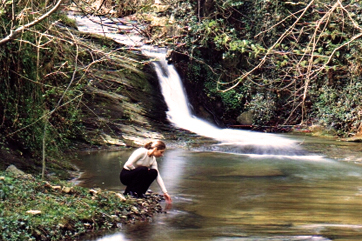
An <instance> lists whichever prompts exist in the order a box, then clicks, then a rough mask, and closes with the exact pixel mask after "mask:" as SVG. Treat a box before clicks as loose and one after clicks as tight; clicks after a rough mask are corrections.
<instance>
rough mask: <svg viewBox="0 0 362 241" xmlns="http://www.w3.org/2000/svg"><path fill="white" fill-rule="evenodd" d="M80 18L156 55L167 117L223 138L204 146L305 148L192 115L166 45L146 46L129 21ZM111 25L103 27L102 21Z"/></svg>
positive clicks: (262, 150)
mask: <svg viewBox="0 0 362 241" xmlns="http://www.w3.org/2000/svg"><path fill="white" fill-rule="evenodd" d="M70 17H72V18H74V19H75V20H76V21H77V25H78V28H79V30H81V31H84V32H92V33H102V34H105V35H106V36H108V37H110V38H113V39H114V40H115V41H117V42H119V43H122V44H124V45H127V46H130V47H132V48H133V49H134V48H139V47H141V49H142V53H143V54H144V55H146V56H149V57H152V58H155V61H154V62H153V63H154V66H155V70H156V72H157V75H158V78H159V81H160V85H161V90H162V94H163V96H164V98H165V101H166V103H167V106H168V112H167V116H168V119H169V121H170V122H171V123H172V124H173V125H174V126H176V127H178V128H181V129H185V130H189V131H191V132H193V133H196V134H198V135H200V136H204V137H209V138H212V139H215V140H217V141H219V142H220V143H219V144H217V145H212V146H208V147H206V146H205V147H203V150H205V149H207V148H209V149H210V151H221V152H232V153H247V154H272V155H295V154H300V153H301V151H302V150H301V149H300V148H299V146H298V143H297V142H296V141H294V140H291V139H288V138H284V137H281V136H280V135H274V134H269V133H259V132H253V131H246V130H236V129H220V128H218V127H216V126H214V125H212V124H210V123H208V122H206V121H204V120H201V119H199V118H197V117H195V116H194V115H192V113H191V110H190V108H189V102H188V100H187V96H186V94H185V91H184V89H183V85H182V81H181V79H180V77H179V75H178V73H177V71H176V69H175V68H174V66H173V65H172V64H168V63H167V60H166V52H167V50H166V49H165V48H162V49H160V48H157V47H152V46H147V45H143V43H142V38H141V37H140V36H139V35H138V34H137V33H135V32H134V30H133V32H132V29H133V27H132V26H128V25H125V21H119V22H117V21H115V19H113V20H110V19H107V18H96V17H93V18H94V19H93V20H92V21H91V20H90V19H89V18H90V17H88V18H84V17H82V16H75V15H70ZM100 20H101V23H103V24H107V26H102V25H101V24H99V23H98V22H99V21H100ZM116 29H126V30H129V32H130V33H129V34H128V35H122V34H117V33H115V30H116Z"/></svg>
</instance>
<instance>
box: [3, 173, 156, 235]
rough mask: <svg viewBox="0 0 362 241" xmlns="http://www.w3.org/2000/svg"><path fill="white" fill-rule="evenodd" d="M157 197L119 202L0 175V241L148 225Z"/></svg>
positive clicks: (59, 184)
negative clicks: (135, 224) (119, 226)
mask: <svg viewBox="0 0 362 241" xmlns="http://www.w3.org/2000/svg"><path fill="white" fill-rule="evenodd" d="M160 201H161V197H160V196H158V195H152V196H150V197H149V198H147V199H137V200H136V199H133V198H122V196H121V197H120V195H119V194H117V193H115V192H112V191H107V190H90V189H87V188H83V187H79V186H74V185H72V184H71V183H69V182H64V181H55V182H53V183H49V182H46V181H42V180H41V179H40V178H36V177H35V178H34V177H33V176H31V175H23V176H15V175H13V174H11V173H7V172H0V240H8V241H10V240H71V239H74V238H77V237H80V236H81V235H83V234H85V233H88V232H93V231H97V230H105V229H113V228H116V227H117V225H118V224H119V223H133V222H136V221H145V220H149V219H150V218H151V217H152V215H153V214H154V213H155V212H161V211H162V208H161V206H160V204H159V202H160Z"/></svg>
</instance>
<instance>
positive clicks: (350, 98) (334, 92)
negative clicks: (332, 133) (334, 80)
mask: <svg viewBox="0 0 362 241" xmlns="http://www.w3.org/2000/svg"><path fill="white" fill-rule="evenodd" d="M361 91H362V83H361V82H359V81H351V82H350V83H348V84H346V85H345V86H344V85H342V86H337V87H334V88H333V87H331V86H323V87H322V88H321V89H320V90H319V92H320V96H319V100H318V102H317V103H316V105H315V108H316V109H315V113H316V117H317V118H318V119H319V122H320V124H322V125H324V126H326V127H332V128H334V129H336V130H338V132H339V134H340V135H342V136H346V135H347V134H348V133H351V132H352V133H353V132H356V131H357V129H358V128H359V126H360V125H361V123H362V118H361V113H362V112H361V111H362V108H361V105H360V104H361V103H362V96H361V95H359V94H358V93H361Z"/></svg>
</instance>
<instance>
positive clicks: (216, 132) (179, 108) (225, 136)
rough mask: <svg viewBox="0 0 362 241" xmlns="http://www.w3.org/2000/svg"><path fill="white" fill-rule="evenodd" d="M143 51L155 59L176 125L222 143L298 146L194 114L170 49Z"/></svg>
mask: <svg viewBox="0 0 362 241" xmlns="http://www.w3.org/2000/svg"><path fill="white" fill-rule="evenodd" d="M142 53H143V54H145V55H147V56H149V57H152V58H155V62H154V65H155V70H156V72H157V76H158V78H159V81H160V85H161V89H162V94H163V96H164V98H165V101H166V103H167V106H168V109H169V110H168V112H167V116H168V119H169V121H170V122H171V123H173V125H174V126H176V127H178V128H182V129H186V130H189V131H191V132H194V133H196V134H198V135H201V136H205V137H210V138H213V139H215V140H218V141H221V142H222V143H221V144H220V145H223V144H224V145H238V146H240V145H242V146H259V147H271V148H273V147H275V148H282V147H283V148H290V147H296V146H297V143H296V141H294V140H291V139H288V138H284V137H281V136H278V135H274V134H269V133H260V132H253V131H246V130H237V129H222V128H218V127H216V126H214V125H212V124H210V123H208V122H206V121H204V120H201V119H199V118H197V117H195V116H194V115H192V113H191V110H190V107H189V105H190V104H189V102H188V99H187V95H186V94H185V91H184V88H183V85H182V81H181V79H180V77H179V75H178V73H177V71H176V70H175V67H174V66H173V65H172V64H168V63H167V60H166V50H165V49H163V50H162V49H161V50H160V49H157V48H154V47H151V46H143V47H142Z"/></svg>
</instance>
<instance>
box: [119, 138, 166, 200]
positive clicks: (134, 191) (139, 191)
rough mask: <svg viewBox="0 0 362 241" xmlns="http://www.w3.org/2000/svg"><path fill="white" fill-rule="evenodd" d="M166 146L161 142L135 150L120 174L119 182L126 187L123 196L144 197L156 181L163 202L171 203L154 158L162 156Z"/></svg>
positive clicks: (150, 143)
mask: <svg viewBox="0 0 362 241" xmlns="http://www.w3.org/2000/svg"><path fill="white" fill-rule="evenodd" d="M165 150H166V145H165V143H164V142H162V141H153V142H149V143H147V144H146V145H145V146H144V147H141V148H138V149H137V150H135V151H134V152H133V153H132V154H131V156H130V157H129V158H128V160H127V162H126V163H125V164H124V166H123V169H122V171H121V173H120V180H121V182H122V184H124V185H125V186H127V187H126V190H125V191H124V194H125V195H132V196H134V197H144V195H145V193H146V191H147V190H148V188H149V187H150V185H151V184H152V182H153V181H154V180H155V179H156V180H157V183H158V185H159V186H160V188H161V190H162V192H163V194H164V196H165V200H166V202H168V203H171V202H172V200H171V197H170V195H169V194H168V193H167V190H166V187H165V184H164V183H163V180H162V177H161V175H160V173H159V171H158V167H157V161H156V157H161V156H163V153H164V152H165Z"/></svg>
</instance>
